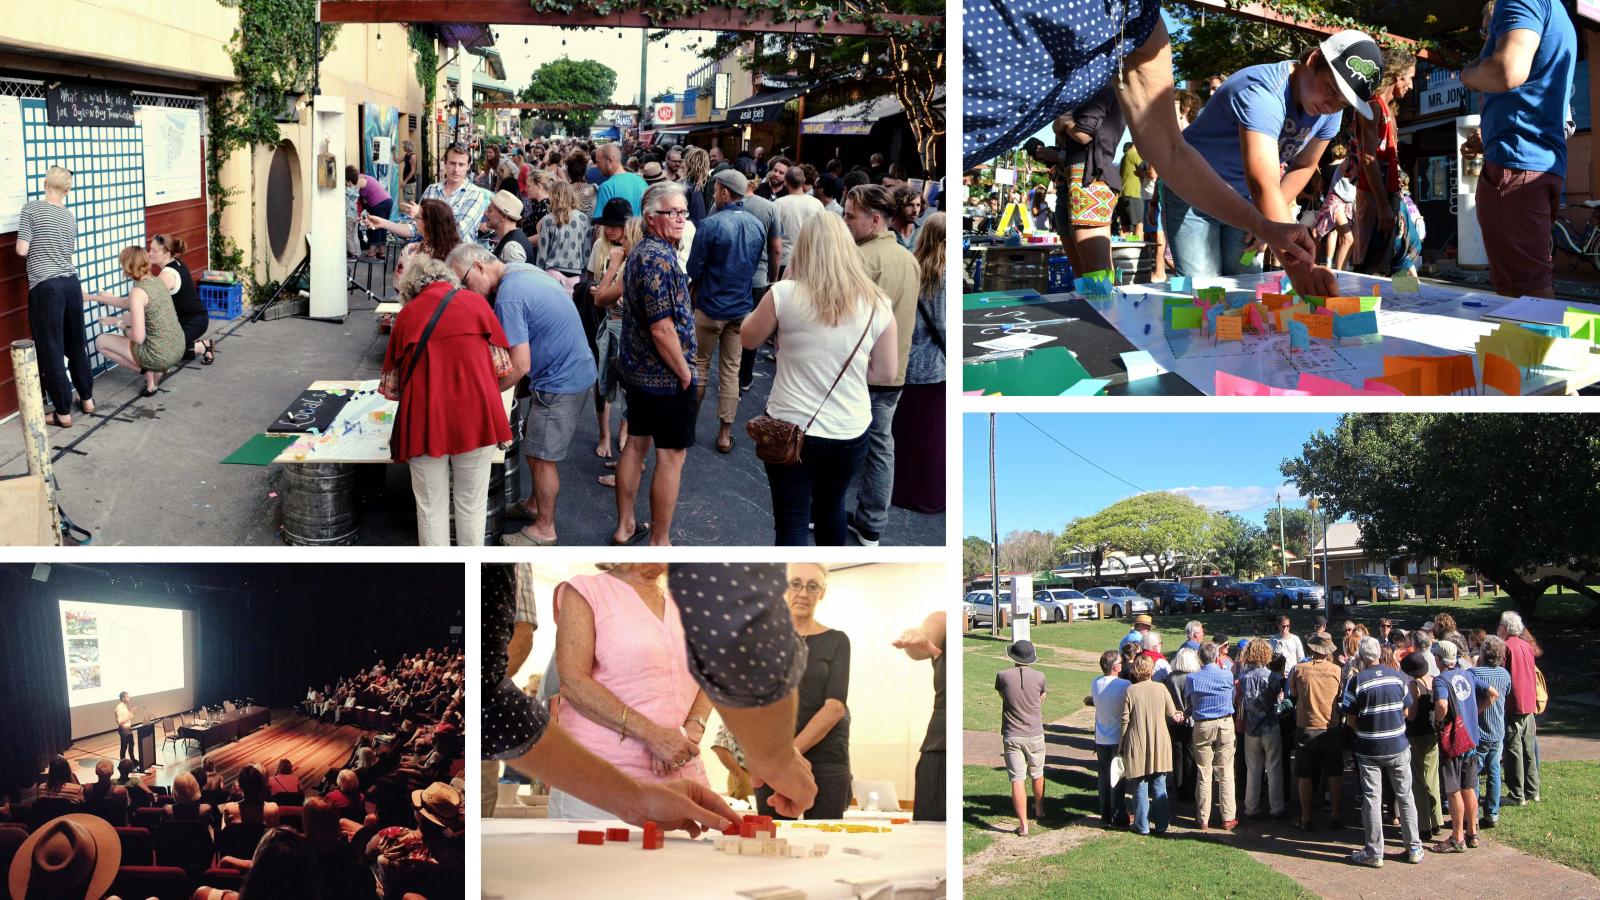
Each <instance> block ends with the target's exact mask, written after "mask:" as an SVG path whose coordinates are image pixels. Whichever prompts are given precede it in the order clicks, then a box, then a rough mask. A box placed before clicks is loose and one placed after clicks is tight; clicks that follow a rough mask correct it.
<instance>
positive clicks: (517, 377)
mask: <svg viewBox="0 0 1600 900" xmlns="http://www.w3.org/2000/svg"><path fill="white" fill-rule="evenodd" d="M507 355H508V356H510V357H511V370H510V371H508V372H506V373H505V374H504V375H501V376H500V390H502V391H503V390H505V389H506V388H509V387H511V386H512V385H514V384H516V383H517V382H519V381H521V380H522V376H524V375H526V374H528V370H529V369H530V368H532V367H533V361H532V356H531V354H530V353H529V352H528V345H527V344H526V343H523V344H518V345H516V346H515V347H512V348H511V350H510V352H509V353H508V354H507ZM512 671H516V670H515V669H513V670H512Z"/></svg>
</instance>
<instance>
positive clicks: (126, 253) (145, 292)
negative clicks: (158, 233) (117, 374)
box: [85, 247, 184, 397]
mask: <svg viewBox="0 0 1600 900" xmlns="http://www.w3.org/2000/svg"><path fill="white" fill-rule="evenodd" d="M117 262H118V263H120V264H121V265H122V274H123V275H125V276H127V279H128V280H129V281H130V282H132V283H133V287H132V289H131V290H129V291H128V296H126V297H118V296H116V295H114V294H88V295H86V296H85V300H86V301H92V302H98V303H105V304H107V305H110V306H118V307H121V308H123V309H125V310H127V313H126V314H124V315H121V316H102V317H101V318H100V322H101V324H103V325H107V326H109V327H111V328H115V329H117V331H116V332H114V333H113V332H107V333H106V334H102V335H100V336H99V337H98V338H96V339H95V346H96V347H98V348H99V349H100V352H101V353H104V354H105V355H106V356H107V357H109V358H110V359H111V360H112V361H114V362H115V363H116V364H117V365H119V366H123V367H126V368H129V369H134V370H136V371H138V372H141V373H143V375H144V390H142V391H140V392H139V393H140V396H144V397H153V396H155V393H156V385H157V384H160V383H161V376H162V375H163V374H165V373H166V371H167V370H168V369H170V368H172V367H173V366H175V365H177V364H178V361H179V360H180V359H182V358H183V347H184V339H183V326H182V325H181V324H180V323H179V322H178V314H177V312H176V310H174V309H173V306H172V294H171V292H169V291H168V290H167V286H166V284H165V283H163V282H162V281H161V279H160V278H159V277H157V275H156V273H155V271H154V269H153V268H152V267H151V265H150V254H149V253H148V252H147V251H146V250H145V249H144V248H143V247H124V248H123V250H122V252H121V253H120V254H118V255H117Z"/></svg>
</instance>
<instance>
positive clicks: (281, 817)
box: [278, 806, 306, 834]
mask: <svg viewBox="0 0 1600 900" xmlns="http://www.w3.org/2000/svg"><path fill="white" fill-rule="evenodd" d="M304 810H305V807H303V806H279V807H278V824H279V825H282V826H284V827H286V828H293V829H294V830H295V831H298V832H300V833H301V834H305V833H306V826H305V822H304V818H303V815H304Z"/></svg>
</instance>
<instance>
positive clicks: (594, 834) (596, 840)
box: [578, 831, 606, 844]
mask: <svg viewBox="0 0 1600 900" xmlns="http://www.w3.org/2000/svg"><path fill="white" fill-rule="evenodd" d="M605 842H606V833H605V832H604V831H580V832H578V843H580V844H604V843H605Z"/></svg>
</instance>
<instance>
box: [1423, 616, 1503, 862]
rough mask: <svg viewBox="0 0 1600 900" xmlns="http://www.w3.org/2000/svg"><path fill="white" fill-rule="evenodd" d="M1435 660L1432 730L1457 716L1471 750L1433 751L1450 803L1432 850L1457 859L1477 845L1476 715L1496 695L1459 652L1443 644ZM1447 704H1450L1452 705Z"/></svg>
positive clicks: (1448, 642) (1437, 648)
mask: <svg viewBox="0 0 1600 900" xmlns="http://www.w3.org/2000/svg"><path fill="white" fill-rule="evenodd" d="M1433 652H1434V654H1435V655H1436V656H1438V657H1439V676H1438V677H1437V678H1435V679H1433V724H1434V726H1435V727H1436V728H1440V729H1443V727H1444V724H1445V723H1446V722H1449V721H1450V720H1451V719H1453V718H1454V717H1455V716H1456V715H1457V714H1460V716H1461V722H1462V724H1463V725H1464V726H1465V727H1466V730H1467V736H1468V737H1470V738H1471V739H1472V747H1471V749H1469V750H1467V751H1466V752H1465V753H1462V754H1461V755H1460V756H1453V757H1452V756H1446V755H1445V752H1444V741H1443V740H1442V739H1441V740H1440V747H1439V783H1440V786H1441V790H1442V793H1443V794H1444V796H1445V797H1446V798H1447V799H1448V800H1449V801H1450V837H1448V838H1445V839H1444V840H1442V841H1440V842H1438V843H1437V844H1434V845H1433V846H1432V847H1430V848H1429V849H1431V850H1432V851H1433V852H1435V853H1463V852H1465V851H1466V849H1467V848H1468V847H1476V846H1477V845H1478V743H1479V742H1480V741H1481V740H1482V739H1483V735H1482V732H1481V731H1480V730H1479V728H1478V714H1479V712H1480V711H1481V710H1482V709H1483V707H1485V706H1488V705H1489V704H1491V703H1493V702H1494V701H1495V700H1496V699H1498V697H1499V693H1498V692H1497V691H1495V689H1494V688H1491V687H1489V686H1488V685H1481V684H1479V683H1478V680H1477V679H1476V678H1475V677H1473V674H1472V670H1471V669H1469V668H1466V667H1465V666H1464V665H1463V663H1465V660H1462V659H1461V658H1460V648H1458V647H1457V646H1456V645H1455V643H1454V642H1453V641H1451V640H1449V639H1444V640H1441V641H1439V642H1438V643H1437V644H1434V645H1433ZM1452 700H1453V701H1454V702H1452Z"/></svg>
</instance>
